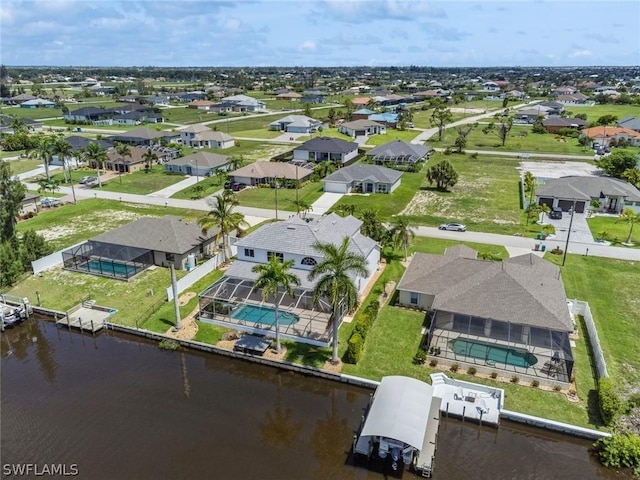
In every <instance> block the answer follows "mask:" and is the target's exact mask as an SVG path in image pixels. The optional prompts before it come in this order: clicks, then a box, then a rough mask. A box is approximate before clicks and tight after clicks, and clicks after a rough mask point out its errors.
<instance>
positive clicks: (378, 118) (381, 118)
mask: <svg viewBox="0 0 640 480" xmlns="http://www.w3.org/2000/svg"><path fill="white" fill-rule="evenodd" d="M369 120H371V121H373V122H378V123H381V124H383V125H386V126H387V127H395V126H396V125H397V124H398V114H397V113H390V112H385V113H374V114H373V115H369Z"/></svg>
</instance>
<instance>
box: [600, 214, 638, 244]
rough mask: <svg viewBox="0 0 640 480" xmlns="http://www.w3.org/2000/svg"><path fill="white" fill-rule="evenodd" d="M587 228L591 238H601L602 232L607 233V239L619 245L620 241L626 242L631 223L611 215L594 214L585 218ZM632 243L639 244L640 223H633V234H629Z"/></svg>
mask: <svg viewBox="0 0 640 480" xmlns="http://www.w3.org/2000/svg"><path fill="white" fill-rule="evenodd" d="M587 223H588V224H589V230H591V234H592V235H593V238H601V233H602V232H607V233H608V234H609V239H610V240H609V241H611V243H612V245H617V246H620V243H621V242H626V241H627V238H628V237H629V231H630V230H631V225H629V224H628V223H627V222H626V221H624V220H622V219H619V218H616V217H611V216H595V217H591V218H587ZM631 241H632V243H635V244H636V245H640V225H634V227H633V234H632V235H631Z"/></svg>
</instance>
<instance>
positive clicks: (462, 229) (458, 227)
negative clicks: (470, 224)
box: [438, 223, 467, 232]
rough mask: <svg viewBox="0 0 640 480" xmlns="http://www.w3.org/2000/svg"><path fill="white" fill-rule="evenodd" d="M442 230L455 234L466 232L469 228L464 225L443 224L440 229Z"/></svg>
mask: <svg viewBox="0 0 640 480" xmlns="http://www.w3.org/2000/svg"><path fill="white" fill-rule="evenodd" d="M438 228H439V229H440V230H453V231H454V232H466V231H467V226H466V225H463V224H462V223H443V224H441V225H440V226H439V227H438Z"/></svg>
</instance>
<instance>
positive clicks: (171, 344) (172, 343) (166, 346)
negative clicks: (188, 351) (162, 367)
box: [158, 338, 180, 350]
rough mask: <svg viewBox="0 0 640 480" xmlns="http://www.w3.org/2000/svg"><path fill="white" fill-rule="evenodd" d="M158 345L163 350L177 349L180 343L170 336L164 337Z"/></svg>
mask: <svg viewBox="0 0 640 480" xmlns="http://www.w3.org/2000/svg"><path fill="white" fill-rule="evenodd" d="M158 347H159V348H161V349H163V350H179V349H180V343H179V342H177V341H176V340H172V339H170V338H164V339H162V340H161V341H160V343H159V344H158Z"/></svg>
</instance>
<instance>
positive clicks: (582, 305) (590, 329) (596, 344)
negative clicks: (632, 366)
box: [571, 299, 609, 378]
mask: <svg viewBox="0 0 640 480" xmlns="http://www.w3.org/2000/svg"><path fill="white" fill-rule="evenodd" d="M571 301H572V302H573V313H575V314H577V315H582V317H583V318H584V324H585V325H586V327H587V334H588V335H589V342H590V343H591V353H592V354H593V359H594V362H595V364H596V372H597V374H598V378H600V377H608V376H609V372H607V364H606V362H605V361H604V352H603V351H602V347H601V346H600V339H599V338H598V331H597V330H596V324H595V322H594V321H593V316H592V315H591V308H589V304H588V303H587V302H583V301H581V300H575V299H574V300H571Z"/></svg>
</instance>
